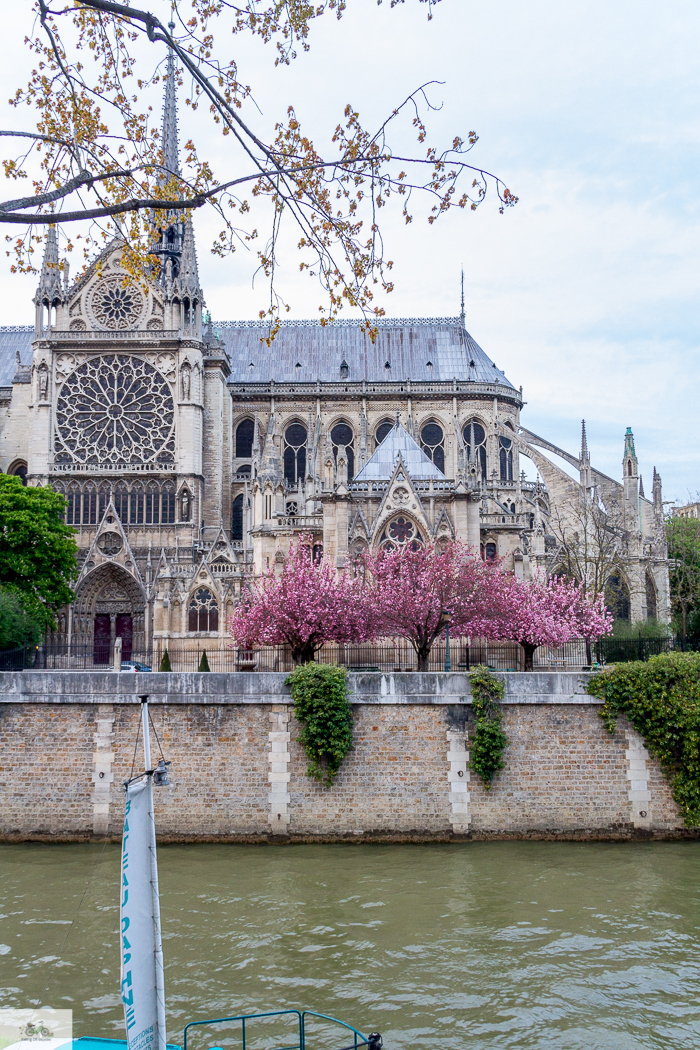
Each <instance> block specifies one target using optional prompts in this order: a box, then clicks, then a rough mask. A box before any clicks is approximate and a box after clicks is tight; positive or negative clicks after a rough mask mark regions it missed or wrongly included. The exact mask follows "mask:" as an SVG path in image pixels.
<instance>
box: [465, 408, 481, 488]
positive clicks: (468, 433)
mask: <svg viewBox="0 0 700 1050" xmlns="http://www.w3.org/2000/svg"><path fill="white" fill-rule="evenodd" d="M463 436H464V444H465V445H466V449H467V456H468V457H469V456H471V455H472V453H473V454H474V456H475V458H476V461H477V463H478V465H479V466H480V468H481V476H482V478H485V477H486V431H485V430H484V428H483V427H482V425H481V423H477V421H476V420H475V419H470V420H469V422H468V423H467V425H466V427H465V428H464V431H463Z"/></svg>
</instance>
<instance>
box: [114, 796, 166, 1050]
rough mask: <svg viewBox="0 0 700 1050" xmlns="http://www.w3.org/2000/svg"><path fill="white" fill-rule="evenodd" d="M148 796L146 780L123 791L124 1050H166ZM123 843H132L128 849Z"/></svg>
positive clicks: (122, 935)
mask: <svg viewBox="0 0 700 1050" xmlns="http://www.w3.org/2000/svg"><path fill="white" fill-rule="evenodd" d="M152 792H153V788H152V785H151V783H150V781H148V780H146V779H145V778H144V779H141V780H139V781H135V782H133V783H131V784H129V785H128V788H127V801H126V814H128V819H127V816H126V814H125V819H124V838H123V845H122V857H121V862H122V863H121V879H120V881H121V901H120V904H121V909H120V910H121V939H122V945H121V979H122V985H121V991H122V1001H123V1004H124V1018H125V1023H126V1037H127V1050H164V1047H165V1010H164V995H163V970H162V965H163V964H162V949H161V947H160V916H159V908H158V892H157V885H158V883H157V873H156V871H155V869H154V865H153V861H154V852H153V851H154V848H155V842H154V839H153V837H152V836H153V793H152ZM127 839H129V840H130V841H129V842H128V848H127ZM127 931H128V936H127Z"/></svg>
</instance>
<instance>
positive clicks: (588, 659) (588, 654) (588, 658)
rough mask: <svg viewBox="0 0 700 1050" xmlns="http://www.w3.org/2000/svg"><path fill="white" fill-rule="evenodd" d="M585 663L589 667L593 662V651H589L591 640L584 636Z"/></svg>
mask: <svg viewBox="0 0 700 1050" xmlns="http://www.w3.org/2000/svg"><path fill="white" fill-rule="evenodd" d="M586 663H587V664H588V666H589V667H591V666H592V664H593V653H592V652H591V640H590V638H586Z"/></svg>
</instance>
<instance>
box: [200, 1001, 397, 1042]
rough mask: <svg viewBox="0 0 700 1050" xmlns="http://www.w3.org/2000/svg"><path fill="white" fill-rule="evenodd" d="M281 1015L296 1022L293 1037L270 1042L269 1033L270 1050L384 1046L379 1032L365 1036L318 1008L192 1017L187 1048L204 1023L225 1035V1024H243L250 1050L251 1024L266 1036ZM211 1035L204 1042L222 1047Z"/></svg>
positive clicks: (291, 1026)
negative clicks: (200, 1019)
mask: <svg viewBox="0 0 700 1050" xmlns="http://www.w3.org/2000/svg"><path fill="white" fill-rule="evenodd" d="M279 1019H283V1020H285V1021H288V1022H292V1024H291V1025H288V1026H287V1027H288V1029H289V1028H291V1031H290V1032H289V1039H288V1040H285V1041H283V1042H282V1043H281V1044H276V1045H275V1046H270V1044H269V1042H268V1040H269V1038H270V1036H269V1035H268V1038H267V1039H265V1045H266V1048H267V1050H313V1048H314V1047H318V1050H321V1048H322V1050H360V1048H361V1047H363V1046H366V1047H368V1048H369V1050H381V1046H382V1037H381V1035H379V1033H378V1032H372V1033H371V1034H370V1035H367V1036H365V1035H363V1034H362V1032H360V1031H359V1030H358V1029H357V1028H353V1026H352V1025H350V1024H347V1023H346V1022H345V1021H339V1020H338V1019H337V1018H336V1017H329V1016H328V1015H327V1014H319V1013H316V1012H315V1011H314V1010H270V1011H268V1012H267V1013H260V1014H239V1015H238V1016H237V1017H217V1018H214V1019H212V1020H211V1021H191V1022H190V1023H189V1024H187V1025H185V1030H184V1033H183V1050H192V1036H193V1035H194V1034H195V1033H194V1032H193V1031H192V1030H193V1029H200V1028H202V1027H203V1026H210V1027H214V1028H215V1029H216V1034H217V1035H218V1036H219V1038H221V1035H222V1034H223V1032H225V1031H226V1029H225V1028H224V1026H225V1025H229V1026H230V1025H236V1026H237V1027H239V1031H240V1035H239V1038H240V1046H241V1050H247V1047H248V1046H249V1042H250V1039H251V1034H250V1030H251V1027H254V1028H255V1029H257V1031H256V1034H257V1035H258V1036H260V1035H261V1034H262V1035H263V1038H264V1035H265V1033H264V1032H261V1030H262V1029H265V1028H267V1030H268V1033H269V1032H270V1028H271V1027H273V1025H274V1022H275V1021H277V1020H279ZM253 1022H258V1024H255V1025H254V1024H253ZM314 1023H315V1024H316V1026H317V1028H318V1029H320V1031H313V1029H312V1028H311V1025H312V1024H314ZM335 1028H340V1029H342V1031H341V1032H338V1033H335V1032H334V1029H335ZM314 1037H315V1038H314ZM211 1038H212V1037H211V1035H208V1037H207V1039H206V1042H205V1043H204V1044H203V1045H206V1046H207V1047H208V1048H209V1050H222V1047H220V1046H211ZM229 1040H230V1037H229V1036H227V1041H229ZM188 1041H189V1048H188Z"/></svg>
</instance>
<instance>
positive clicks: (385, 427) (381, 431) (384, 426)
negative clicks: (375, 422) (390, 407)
mask: <svg viewBox="0 0 700 1050" xmlns="http://www.w3.org/2000/svg"><path fill="white" fill-rule="evenodd" d="M393 429H394V424H393V423H390V422H389V421H388V420H387V421H386V422H384V423H380V424H379V426H378V427H377V431H376V433H375V435H374V447H375V448H379V446H380V445H381V443H382V441H383V440H384V438H385V437H386V436H387V434H390V433H391V431H392V430H393Z"/></svg>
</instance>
